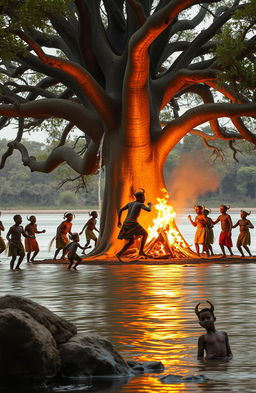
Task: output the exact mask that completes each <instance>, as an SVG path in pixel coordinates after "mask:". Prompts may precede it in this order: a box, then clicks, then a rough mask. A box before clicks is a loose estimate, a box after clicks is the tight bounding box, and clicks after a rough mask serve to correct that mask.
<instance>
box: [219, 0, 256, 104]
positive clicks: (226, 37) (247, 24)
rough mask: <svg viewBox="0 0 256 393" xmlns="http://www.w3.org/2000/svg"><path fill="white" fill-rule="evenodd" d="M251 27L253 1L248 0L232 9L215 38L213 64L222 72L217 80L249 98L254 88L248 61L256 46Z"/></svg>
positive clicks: (255, 68) (254, 64)
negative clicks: (231, 13) (238, 7)
mask: <svg viewBox="0 0 256 393" xmlns="http://www.w3.org/2000/svg"><path fill="white" fill-rule="evenodd" d="M255 26H256V0H249V1H246V2H244V4H243V5H242V6H241V7H240V9H239V10H237V11H236V12H235V14H234V15H233V18H232V19H231V21H230V22H229V23H227V24H226V25H225V26H224V27H223V29H222V31H221V34H219V36H218V37H217V38H218V46H217V48H216V56H217V64H218V65H219V66H220V67H221V69H222V71H223V72H222V73H221V74H220V78H219V80H220V83H221V84H223V83H224V82H230V84H231V86H232V88H233V89H235V90H236V91H237V93H239V92H240V93H243V94H245V95H247V96H248V98H252V96H253V94H254V93H253V89H255V87H256V61H251V60H252V59H251V57H250V55H251V53H253V52H254V51H255V48H256V40H255V38H254V37H253V35H254V33H255ZM249 47H250V49H248V48H249Z"/></svg>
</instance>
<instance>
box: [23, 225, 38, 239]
mask: <svg viewBox="0 0 256 393" xmlns="http://www.w3.org/2000/svg"><path fill="white" fill-rule="evenodd" d="M25 232H27V234H28V235H30V236H34V237H35V234H36V233H37V224H28V225H26V227H25Z"/></svg>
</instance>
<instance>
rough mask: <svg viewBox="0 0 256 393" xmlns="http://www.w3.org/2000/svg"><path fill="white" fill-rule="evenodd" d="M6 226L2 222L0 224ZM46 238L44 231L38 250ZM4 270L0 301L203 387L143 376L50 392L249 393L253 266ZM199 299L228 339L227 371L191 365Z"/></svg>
mask: <svg viewBox="0 0 256 393" xmlns="http://www.w3.org/2000/svg"><path fill="white" fill-rule="evenodd" d="M45 217H46V218H47V217H48V220H49V222H51V226H52V228H54V222H53V218H55V219H56V217H49V215H48V216H44V215H42V216H41V215H38V227H39V229H40V228H43V224H42V223H43V222H45ZM6 218H7V217H6V215H4V216H3V217H2V219H3V221H4V224H6V222H7V220H6ZM81 218H82V217H81ZM50 219H51V220H50ZM77 220H78V216H77V217H76V220H75V223H74V227H75V228H74V229H75V230H79V229H80V225H79V222H78V221H77ZM49 222H48V223H47V226H46V227H47V228H48V229H49V225H48V224H49ZM75 225H77V228H76V226H75ZM186 225H187V224H186ZM186 225H185V224H184V228H185V227H186ZM7 226H8V225H7V224H6V227H7ZM187 229H188V230H189V229H190V227H188V226H187ZM252 233H253V232H252ZM53 235H54V233H53ZM39 236H40V237H39V240H40V243H41V245H42V254H41V255H42V256H44V253H48V252H47V250H43V244H44V242H43V236H45V235H39ZM191 236H193V229H192V231H191ZM49 238H50V231H49V230H48V237H46V236H45V244H46V245H48V241H49ZM254 244H255V242H254ZM252 249H253V248H252ZM254 252H255V251H254ZM47 255H48V254H47ZM4 259H5V260H6V258H4ZM2 260H3V258H2ZM6 262H7V260H6ZM6 262H3V263H1V264H0V277H1V284H0V295H5V294H13V295H14V294H15V295H20V296H27V297H29V298H30V299H32V300H34V301H36V302H39V303H40V304H42V305H44V306H46V307H48V308H50V309H51V310H52V311H54V312H56V313H58V314H59V315H61V316H63V317H65V318H67V319H69V320H70V321H72V322H74V323H75V324H76V325H77V326H78V328H79V331H80V332H90V333H91V332H96V333H98V334H100V335H102V336H105V337H107V338H109V339H110V340H111V341H112V342H113V343H114V344H115V346H116V347H117V349H118V350H119V351H120V352H121V354H122V355H123V356H124V358H125V359H133V360H156V361H162V362H163V364H164V365H165V371H164V373H162V374H161V375H163V374H179V375H188V374H189V375H191V374H194V375H199V374H203V375H205V376H206V377H208V378H209V379H210V381H209V382H207V383H201V384H192V383H190V384H185V383H183V384H164V383H162V382H160V381H159V377H160V375H158V374H145V375H143V376H138V377H136V378H133V379H131V380H130V381H125V380H122V379H116V380H115V384H113V381H112V380H111V379H110V380H108V381H106V380H104V381H100V380H98V381H96V382H95V381H91V382H90V383H87V382H81V381H80V382H78V383H77V384H73V383H72V384H71V383H70V384H68V386H59V387H58V388H57V389H55V390H54V391H56V392H64V391H73V392H97V393H99V392H102V393H103V392H104V393H110V392H113V393H114V392H122V393H123V392H125V393H131V392H141V393H142V392H143V393H145V392H146V393H148V392H162V393H166V392H170V391H171V392H175V393H180V392H213V393H219V392H256V373H255V366H256V360H255V352H256V330H255V314H256V301H255V300H256V285H255V282H256V266H255V264H243V265H230V264H228V263H227V264H223V265H213V264H208V265H207V264H204V265H193V266H178V265H165V266H149V265H145V266H143V265H124V266H120V265H117V266H113V265H111V266H109V265H108V266H102V265H101V266H92V265H90V266H85V265H83V266H80V267H79V270H78V271H77V272H75V271H66V270H65V267H64V266H63V265H58V266H57V265H27V264H26V263H25V262H23V270H22V271H9V263H8V262H7V263H6ZM206 299H210V300H211V301H212V302H213V303H214V305H215V309H216V317H217V322H216V324H217V328H219V329H221V330H225V331H227V332H228V333H229V337H230V342H231V348H232V351H233V355H234V359H233V360H232V361H231V362H229V363H226V364H219V365H211V366H209V365H208V366H207V365H204V364H200V363H198V361H197V360H196V350H197V338H198V337H199V335H200V334H202V333H203V330H202V328H200V326H199V325H198V322H197V320H196V317H195V314H194V306H195V304H196V303H197V302H198V301H203V300H206ZM101 383H102V385H99V384H101ZM49 391H50V392H52V391H53V390H51V389H50V390H49ZM26 392H29V391H28V390H26ZM13 393H14V392H13Z"/></svg>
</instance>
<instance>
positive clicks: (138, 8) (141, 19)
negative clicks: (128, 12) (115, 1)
mask: <svg viewBox="0 0 256 393" xmlns="http://www.w3.org/2000/svg"><path fill="white" fill-rule="evenodd" d="M126 2H127V3H128V4H129V6H130V7H131V8H132V9H133V11H134V12H135V14H136V16H137V19H138V23H139V26H142V25H143V24H144V23H145V21H146V15H145V13H144V9H143V7H142V5H141V4H140V3H139V1H137V0H126Z"/></svg>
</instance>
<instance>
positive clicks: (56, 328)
mask: <svg viewBox="0 0 256 393" xmlns="http://www.w3.org/2000/svg"><path fill="white" fill-rule="evenodd" d="M5 308H13V309H18V310H22V311H25V312H26V313H27V314H29V315H31V317H33V318H34V319H35V320H36V321H37V322H38V323H40V324H41V325H43V326H44V327H46V329H48V330H49V331H50V332H51V334H52V335H53V337H54V339H55V341H56V343H57V344H62V343H65V342H66V341H68V339H69V338H71V337H72V336H74V335H75V334H76V333H77V328H76V326H75V325H74V324H73V323H71V322H69V321H66V320H65V319H64V318H61V317H59V316H58V315H56V314H54V313H53V312H51V311H50V310H48V309H47V308H46V307H43V306H41V305H40V304H38V303H36V302H33V301H32V300H29V299H27V298H24V297H21V296H11V295H7V296H3V297H0V310H1V309H5Z"/></svg>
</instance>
